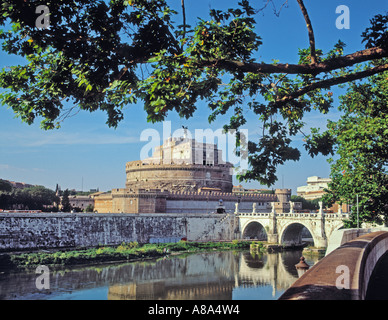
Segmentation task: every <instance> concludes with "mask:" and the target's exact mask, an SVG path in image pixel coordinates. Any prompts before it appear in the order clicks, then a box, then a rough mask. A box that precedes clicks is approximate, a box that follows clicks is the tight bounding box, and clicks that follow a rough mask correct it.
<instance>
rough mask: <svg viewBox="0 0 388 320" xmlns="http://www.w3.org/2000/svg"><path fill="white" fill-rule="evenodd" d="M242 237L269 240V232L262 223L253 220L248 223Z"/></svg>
mask: <svg viewBox="0 0 388 320" xmlns="http://www.w3.org/2000/svg"><path fill="white" fill-rule="evenodd" d="M242 238H243V239H251V240H253V239H255V240H260V241H267V232H266V231H265V229H264V227H263V225H262V224H261V223H259V222H256V221H253V222H250V223H248V225H247V226H246V227H245V230H244V232H243V235H242Z"/></svg>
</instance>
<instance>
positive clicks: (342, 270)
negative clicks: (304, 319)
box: [279, 231, 388, 300]
mask: <svg viewBox="0 0 388 320" xmlns="http://www.w3.org/2000/svg"><path fill="white" fill-rule="evenodd" d="M387 251H388V232H386V231H377V232H372V233H368V234H366V235H363V236H360V237H358V238H356V239H354V240H352V241H349V242H347V243H345V244H343V245H342V246H340V247H339V248H337V249H335V250H334V251H332V252H331V253H330V254H329V255H327V256H326V257H324V258H323V259H322V260H320V261H319V262H318V263H317V264H315V265H314V266H313V267H312V268H311V269H310V270H308V271H307V272H306V273H305V274H304V275H303V276H302V277H301V278H299V279H298V280H297V281H295V283H294V284H293V285H292V286H291V287H290V288H289V289H288V290H286V291H285V292H284V293H283V295H282V296H281V297H280V298H279V299H280V300H363V299H365V297H366V294H367V289H368V283H369V279H370V276H371V274H372V272H373V270H374V268H375V266H376V264H377V262H378V260H379V259H380V257H382V256H383V255H384V254H385V253H386V252H387Z"/></svg>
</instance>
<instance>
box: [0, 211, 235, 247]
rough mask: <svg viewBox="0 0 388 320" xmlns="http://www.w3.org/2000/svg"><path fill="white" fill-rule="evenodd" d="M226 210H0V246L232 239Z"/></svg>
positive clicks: (91, 245)
mask: <svg viewBox="0 0 388 320" xmlns="http://www.w3.org/2000/svg"><path fill="white" fill-rule="evenodd" d="M235 225H236V222H235V218H234V215H229V214H165V213H163V214H119V213H0V251H14V250H33V249H50V248H77V247H93V246H97V245H118V244H120V243H122V242H126V243H127V242H131V241H137V242H139V243H157V242H160V243H162V242H176V241H179V240H181V239H187V240H189V241H211V240H215V241H216V240H232V238H233V230H234V228H235V227H234V226H235Z"/></svg>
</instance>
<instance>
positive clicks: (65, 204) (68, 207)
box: [61, 189, 72, 212]
mask: <svg viewBox="0 0 388 320" xmlns="http://www.w3.org/2000/svg"><path fill="white" fill-rule="evenodd" d="M69 195H70V192H69V189H66V190H65V191H63V196H62V200H61V205H62V211H64V212H70V210H71V209H72V208H71V204H70V200H69Z"/></svg>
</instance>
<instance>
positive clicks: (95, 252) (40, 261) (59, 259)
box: [0, 240, 252, 270]
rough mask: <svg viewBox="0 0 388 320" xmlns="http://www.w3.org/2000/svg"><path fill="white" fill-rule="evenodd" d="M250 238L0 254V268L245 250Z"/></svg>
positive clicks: (134, 243)
mask: <svg viewBox="0 0 388 320" xmlns="http://www.w3.org/2000/svg"><path fill="white" fill-rule="evenodd" d="M251 243H252V242H251V241H237V240H234V241H232V242H187V241H179V242H177V243H159V244H143V245H140V244H139V243H137V242H130V243H122V244H121V245H119V246H114V247H111V246H103V247H96V248H87V249H78V250H77V249H76V250H68V251H64V250H61V251H55V252H47V251H39V252H25V253H7V254H2V255H1V257H0V269H7V270H10V269H21V268H30V267H31V268H32V267H37V266H39V265H47V266H69V265H81V264H98V263H107V262H119V261H136V260H144V259H150V258H158V257H163V256H168V255H171V254H182V253H185V252H189V253H195V252H200V251H207V250H231V249H249V247H250V245H251Z"/></svg>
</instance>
